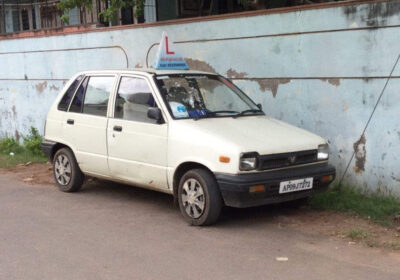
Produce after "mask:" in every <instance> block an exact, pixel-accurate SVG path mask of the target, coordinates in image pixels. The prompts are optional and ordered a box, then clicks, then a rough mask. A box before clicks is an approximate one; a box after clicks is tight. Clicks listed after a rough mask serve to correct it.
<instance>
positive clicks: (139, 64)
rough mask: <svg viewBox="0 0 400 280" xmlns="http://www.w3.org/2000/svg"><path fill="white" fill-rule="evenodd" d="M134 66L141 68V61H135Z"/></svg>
mask: <svg viewBox="0 0 400 280" xmlns="http://www.w3.org/2000/svg"><path fill="white" fill-rule="evenodd" d="M135 68H143V66H142V63H141V62H140V61H139V62H138V63H136V64H135Z"/></svg>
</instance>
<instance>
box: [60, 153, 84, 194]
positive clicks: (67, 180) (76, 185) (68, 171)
mask: <svg viewBox="0 0 400 280" xmlns="http://www.w3.org/2000/svg"><path fill="white" fill-rule="evenodd" d="M53 175H54V179H55V181H56V183H57V186H58V188H59V189H60V190H61V191H63V192H76V191H78V190H79V189H80V188H81V187H82V184H83V179H84V177H85V176H84V175H83V173H82V171H81V170H80V168H79V166H78V163H77V162H76V159H75V156H74V154H73V153H72V151H71V150H70V149H69V148H62V149H59V150H58V151H57V152H56V154H55V155H54V159H53Z"/></svg>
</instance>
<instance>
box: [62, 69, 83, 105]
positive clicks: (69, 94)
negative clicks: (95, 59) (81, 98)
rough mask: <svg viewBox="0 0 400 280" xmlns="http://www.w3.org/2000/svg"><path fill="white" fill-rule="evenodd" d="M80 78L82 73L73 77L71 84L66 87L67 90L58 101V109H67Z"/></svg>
mask: <svg viewBox="0 0 400 280" xmlns="http://www.w3.org/2000/svg"><path fill="white" fill-rule="evenodd" d="M82 78H83V75H81V76H78V77H77V78H76V79H75V81H74V82H73V83H72V84H71V86H70V87H69V88H68V89H67V91H66V92H65V94H64V96H63V97H62V99H61V101H60V103H58V110H60V111H67V110H68V106H69V103H70V102H71V99H72V96H74V93H75V91H76V88H77V87H78V85H79V83H80V81H81V80H82Z"/></svg>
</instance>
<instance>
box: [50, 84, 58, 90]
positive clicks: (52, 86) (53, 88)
mask: <svg viewBox="0 0 400 280" xmlns="http://www.w3.org/2000/svg"><path fill="white" fill-rule="evenodd" d="M50 90H56V91H58V90H60V88H59V87H56V86H55V85H51V86H50Z"/></svg>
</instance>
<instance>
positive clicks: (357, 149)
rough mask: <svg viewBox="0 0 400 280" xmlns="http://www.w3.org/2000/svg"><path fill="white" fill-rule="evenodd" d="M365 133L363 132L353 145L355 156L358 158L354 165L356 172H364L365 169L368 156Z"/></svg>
mask: <svg viewBox="0 0 400 280" xmlns="http://www.w3.org/2000/svg"><path fill="white" fill-rule="evenodd" d="M365 143H366V139H365V135H364V134H363V135H362V136H361V137H360V139H359V140H358V141H356V142H355V143H354V145H353V147H354V156H355V158H356V163H355V165H354V172H356V174H358V173H362V172H363V171H364V170H365V161H366V156H367V151H366V150H365Z"/></svg>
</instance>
